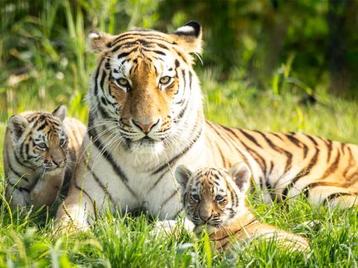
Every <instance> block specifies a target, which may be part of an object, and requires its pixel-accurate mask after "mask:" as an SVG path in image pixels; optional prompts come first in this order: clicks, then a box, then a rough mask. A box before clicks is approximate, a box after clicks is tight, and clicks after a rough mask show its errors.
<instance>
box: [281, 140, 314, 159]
mask: <svg viewBox="0 0 358 268" xmlns="http://www.w3.org/2000/svg"><path fill="white" fill-rule="evenodd" d="M293 135H294V134H286V135H285V136H286V138H287V139H288V140H289V141H291V142H292V143H293V144H294V145H296V146H297V147H300V148H302V147H303V158H306V156H307V153H308V146H307V145H306V144H305V143H303V142H301V141H300V140H298V139H297V138H295V137H294V136H293Z"/></svg>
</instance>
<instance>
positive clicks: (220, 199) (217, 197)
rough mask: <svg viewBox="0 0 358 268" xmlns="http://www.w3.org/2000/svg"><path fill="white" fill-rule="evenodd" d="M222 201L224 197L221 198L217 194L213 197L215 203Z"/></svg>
mask: <svg viewBox="0 0 358 268" xmlns="http://www.w3.org/2000/svg"><path fill="white" fill-rule="evenodd" d="M223 200H224V197H223V196H222V195H219V194H218V195H216V196H215V201H216V202H221V201H223Z"/></svg>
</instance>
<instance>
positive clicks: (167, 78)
mask: <svg viewBox="0 0 358 268" xmlns="http://www.w3.org/2000/svg"><path fill="white" fill-rule="evenodd" d="M171 80H172V78H171V77H170V76H167V75H166V76H163V77H162V78H160V80H159V83H161V84H162V85H166V84H169V82H170V81H171Z"/></svg>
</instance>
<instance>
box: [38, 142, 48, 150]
mask: <svg viewBox="0 0 358 268" xmlns="http://www.w3.org/2000/svg"><path fill="white" fill-rule="evenodd" d="M36 146H37V147H39V148H40V149H41V150H45V149H47V145H46V143H44V142H40V143H39V144H36Z"/></svg>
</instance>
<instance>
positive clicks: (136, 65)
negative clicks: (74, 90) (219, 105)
mask: <svg viewBox="0 0 358 268" xmlns="http://www.w3.org/2000/svg"><path fill="white" fill-rule="evenodd" d="M89 41H90V46H91V48H92V50H94V51H95V52H97V53H98V54H99V63H98V67H97V70H96V71H95V73H94V75H93V77H92V88H91V91H90V93H89V101H90V104H91V116H90V126H91V118H96V119H97V120H98V121H97V124H98V122H102V123H106V122H107V123H108V126H107V129H109V128H111V129H112V130H111V131H112V132H116V133H117V134H118V135H117V136H118V137H119V138H120V139H121V141H122V142H123V144H125V145H126V146H125V147H126V148H127V149H134V148H135V149H136V150H135V151H136V152H138V150H140V149H141V148H139V147H147V148H148V147H149V148H152V149H153V148H154V147H163V146H164V144H165V141H166V140H169V138H170V140H171V141H173V140H174V139H173V136H175V135H176V136H180V131H181V130H183V129H185V128H186V129H187V128H188V122H187V121H188V120H193V118H195V117H196V116H197V115H196V114H198V111H199V110H200V111H199V112H201V93H200V89H199V82H198V79H197V77H196V75H195V73H194V71H193V69H192V64H193V56H192V54H198V53H200V51H201V27H200V25H199V24H198V23H196V22H189V23H188V24H186V25H184V26H182V27H180V28H178V29H177V30H176V31H175V32H174V33H172V34H166V33H162V32H159V31H154V30H141V29H137V30H132V31H128V32H124V33H122V34H118V35H109V34H106V33H98V32H93V33H90V35H89ZM188 118H190V119H188ZM93 124H94V125H96V123H93ZM98 132H99V131H98ZM156 149H158V148H156Z"/></svg>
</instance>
